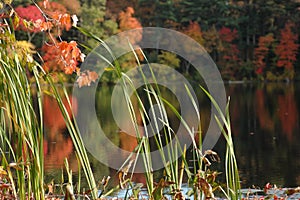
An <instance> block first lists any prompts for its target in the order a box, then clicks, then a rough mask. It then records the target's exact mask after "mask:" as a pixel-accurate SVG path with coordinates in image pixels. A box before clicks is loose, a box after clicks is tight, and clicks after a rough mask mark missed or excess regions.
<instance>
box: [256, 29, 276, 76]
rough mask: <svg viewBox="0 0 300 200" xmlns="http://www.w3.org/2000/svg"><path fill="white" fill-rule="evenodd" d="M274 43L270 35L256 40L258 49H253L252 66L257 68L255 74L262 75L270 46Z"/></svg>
mask: <svg viewBox="0 0 300 200" xmlns="http://www.w3.org/2000/svg"><path fill="white" fill-rule="evenodd" d="M273 42H274V37H273V35H272V34H268V35H266V36H261V37H260V38H259V40H258V47H257V48H255V49H254V57H255V61H254V64H255V66H256V67H257V69H256V74H262V73H263V69H264V68H265V67H266V62H265V58H266V56H267V55H268V53H269V50H270V45H271V44H272V43H273Z"/></svg>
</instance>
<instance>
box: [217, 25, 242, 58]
mask: <svg viewBox="0 0 300 200" xmlns="http://www.w3.org/2000/svg"><path fill="white" fill-rule="evenodd" d="M219 37H220V39H221V41H222V43H223V48H224V49H223V57H222V58H223V59H224V60H226V61H234V62H236V61H239V60H240V59H239V53H240V51H239V49H238V47H237V45H236V44H233V41H234V40H235V39H237V37H238V32H237V30H236V29H233V30H231V29H230V28H227V27H222V28H221V29H220V30H219Z"/></svg>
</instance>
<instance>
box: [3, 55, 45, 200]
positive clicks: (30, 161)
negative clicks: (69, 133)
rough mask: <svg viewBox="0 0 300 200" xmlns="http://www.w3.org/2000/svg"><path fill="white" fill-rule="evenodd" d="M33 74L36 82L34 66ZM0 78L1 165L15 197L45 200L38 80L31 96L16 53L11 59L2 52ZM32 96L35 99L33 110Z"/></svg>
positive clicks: (28, 84)
mask: <svg viewBox="0 0 300 200" xmlns="http://www.w3.org/2000/svg"><path fill="white" fill-rule="evenodd" d="M32 74H33V76H34V78H35V79H36V80H37V77H38V76H39V72H38V70H37V68H36V67H33V68H32ZM0 77H1V85H0V96H1V102H0V104H1V115H0V121H1V123H2V124H1V129H0V137H1V147H0V150H1V154H2V159H1V161H2V165H3V166H4V168H6V169H7V172H8V174H9V177H10V182H11V183H12V184H13V193H14V195H15V196H18V197H20V198H21V199H25V197H26V196H27V195H28V196H32V197H33V198H34V199H44V180H43V178H44V158H43V123H41V122H42V121H43V119H42V116H43V114H42V109H41V105H42V104H41V88H40V84H39V81H36V84H35V86H36V94H35V95H34V94H33V93H32V89H31V84H30V82H29V79H28V77H27V72H26V68H25V67H24V66H22V65H21V62H20V60H19V56H18V55H17V54H15V55H14V57H13V59H11V58H10V57H8V56H6V55H5V54H4V53H3V52H1V58H0ZM33 96H36V97H37V102H36V105H37V107H36V108H35V105H34V100H33ZM35 109H37V110H38V113H36V112H35ZM15 175H16V177H17V182H16V183H15V181H14V179H13V177H14V176H15Z"/></svg>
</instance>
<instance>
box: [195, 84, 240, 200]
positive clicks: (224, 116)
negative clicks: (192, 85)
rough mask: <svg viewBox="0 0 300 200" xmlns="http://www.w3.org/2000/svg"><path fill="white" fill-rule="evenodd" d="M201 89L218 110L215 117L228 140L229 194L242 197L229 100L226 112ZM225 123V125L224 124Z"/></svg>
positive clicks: (231, 196)
mask: <svg viewBox="0 0 300 200" xmlns="http://www.w3.org/2000/svg"><path fill="white" fill-rule="evenodd" d="M200 87H201V89H202V90H203V91H204V92H205V93H206V95H207V96H208V97H209V99H210V101H211V102H212V103H213V106H214V107H215V108H216V110H217V112H218V116H215V119H216V121H217V123H218V125H219V127H220V129H221V131H222V134H223V136H224V138H225V140H226V153H225V175H226V185H227V192H226V193H227V196H228V197H230V199H239V198H240V192H239V191H240V189H241V185H240V178H239V173H238V166H237V161H236V157H235V153H234V143H233V138H232V132H231V122H230V114H229V100H230V98H228V103H227V105H226V109H225V113H223V111H222V110H221V108H220V107H219V105H218V104H217V102H216V101H215V100H214V98H213V97H212V96H211V95H210V94H209V92H208V91H206V90H205V89H204V88H203V87H202V86H200ZM223 124H224V125H223Z"/></svg>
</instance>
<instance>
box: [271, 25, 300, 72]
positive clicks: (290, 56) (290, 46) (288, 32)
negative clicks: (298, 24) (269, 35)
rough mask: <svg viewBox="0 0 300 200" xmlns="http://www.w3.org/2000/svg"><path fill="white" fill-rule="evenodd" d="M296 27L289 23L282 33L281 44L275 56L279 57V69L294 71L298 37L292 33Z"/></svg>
mask: <svg viewBox="0 0 300 200" xmlns="http://www.w3.org/2000/svg"><path fill="white" fill-rule="evenodd" d="M293 27H294V25H293V24H292V23H287V24H286V25H285V27H284V29H283V30H281V31H280V43H279V44H278V45H277V47H276V49H275V54H276V55H277V57H278V60H277V63H276V65H277V67H284V68H285V69H288V70H291V69H293V65H294V62H295V61H296V60H297V58H296V56H297V52H298V51H297V50H298V47H299V44H297V43H296V42H297V38H298V35H297V34H294V33H293V32H292V28H293Z"/></svg>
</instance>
